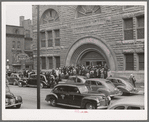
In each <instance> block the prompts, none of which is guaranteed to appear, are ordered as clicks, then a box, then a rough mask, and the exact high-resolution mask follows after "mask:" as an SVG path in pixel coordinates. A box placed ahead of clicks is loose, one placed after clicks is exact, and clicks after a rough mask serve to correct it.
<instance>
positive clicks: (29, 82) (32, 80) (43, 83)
mask: <svg viewBox="0 0 149 122" xmlns="http://www.w3.org/2000/svg"><path fill="white" fill-rule="evenodd" d="M18 86H19V87H23V86H32V87H36V86H37V74H32V75H31V76H30V77H29V78H24V79H22V80H20V81H19V82H18ZM40 87H41V88H43V87H50V83H49V81H48V80H47V78H46V76H45V75H42V74H40Z"/></svg>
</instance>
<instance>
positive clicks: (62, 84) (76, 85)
mask: <svg viewBox="0 0 149 122" xmlns="http://www.w3.org/2000/svg"><path fill="white" fill-rule="evenodd" d="M56 86H73V87H74V86H75V87H78V86H84V84H77V83H75V84H74V83H72V84H70V83H69V84H68V83H60V84H58V85H56Z"/></svg>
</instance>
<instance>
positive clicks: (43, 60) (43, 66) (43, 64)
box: [41, 57, 46, 69]
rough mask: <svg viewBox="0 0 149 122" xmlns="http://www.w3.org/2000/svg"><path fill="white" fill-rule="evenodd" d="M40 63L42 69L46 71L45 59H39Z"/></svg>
mask: <svg viewBox="0 0 149 122" xmlns="http://www.w3.org/2000/svg"><path fill="white" fill-rule="evenodd" d="M41 63H42V69H46V58H45V57H42V58H41Z"/></svg>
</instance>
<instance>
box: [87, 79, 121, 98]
mask: <svg viewBox="0 0 149 122" xmlns="http://www.w3.org/2000/svg"><path fill="white" fill-rule="evenodd" d="M85 85H86V86H87V88H88V89H89V90H91V91H97V92H98V93H104V94H105V95H106V96H110V97H114V96H118V95H122V92H121V91H120V90H119V89H118V88H116V87H115V86H114V85H113V83H112V82H111V81H109V80H106V79H100V78H90V79H86V81H85Z"/></svg>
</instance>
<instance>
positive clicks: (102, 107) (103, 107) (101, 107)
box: [97, 106, 108, 109]
mask: <svg viewBox="0 0 149 122" xmlns="http://www.w3.org/2000/svg"><path fill="white" fill-rule="evenodd" d="M105 108H108V106H98V107H97V109H105Z"/></svg>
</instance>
